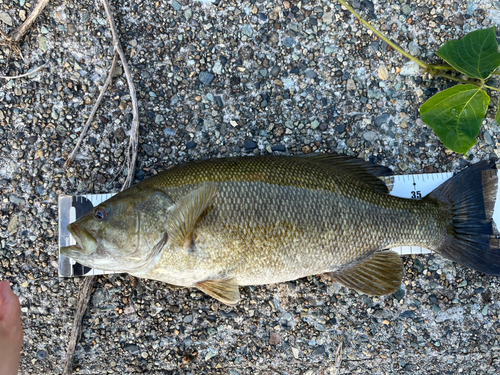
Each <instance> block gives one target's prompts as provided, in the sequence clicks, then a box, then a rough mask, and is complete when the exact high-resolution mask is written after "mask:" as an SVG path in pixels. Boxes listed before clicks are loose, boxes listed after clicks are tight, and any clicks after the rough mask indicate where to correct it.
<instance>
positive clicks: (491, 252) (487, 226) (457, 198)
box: [425, 161, 500, 276]
mask: <svg viewBox="0 0 500 375" xmlns="http://www.w3.org/2000/svg"><path fill="white" fill-rule="evenodd" d="M497 190H498V176H497V170H496V168H495V163H494V162H487V161H482V162H479V163H476V164H474V165H473V166H470V167H469V168H467V169H466V170H465V171H463V172H461V173H459V174H458V175H456V176H454V177H452V178H451V179H449V180H448V181H446V182H445V183H444V184H443V185H441V186H440V187H438V188H437V189H435V190H434V191H433V192H432V193H431V194H430V195H429V196H428V197H426V198H425V199H432V200H437V201H438V202H439V204H440V206H441V208H442V209H443V210H444V211H443V212H445V213H446V216H448V217H450V216H451V218H450V220H449V222H448V223H447V227H446V231H447V234H446V235H445V239H444V241H443V242H442V243H441V245H440V247H439V248H437V249H435V251H436V252H438V253H439V254H441V255H442V256H444V257H446V258H448V259H450V260H452V261H454V262H457V263H460V264H462V265H463V266H466V267H469V268H472V269H475V270H477V271H480V272H484V273H487V274H490V275H496V276H500V236H499V235H498V232H497V230H496V228H495V224H494V223H493V220H492V216H493V210H494V208H495V200H496V196H497Z"/></svg>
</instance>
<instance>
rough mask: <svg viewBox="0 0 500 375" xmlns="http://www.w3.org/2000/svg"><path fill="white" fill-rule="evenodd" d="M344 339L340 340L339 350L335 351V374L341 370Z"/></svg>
mask: <svg viewBox="0 0 500 375" xmlns="http://www.w3.org/2000/svg"><path fill="white" fill-rule="evenodd" d="M342 348H343V341H342V339H341V340H340V343H339V346H338V347H337V351H336V352H335V372H334V375H338V374H339V372H340V366H341V365H342V353H343V349H342Z"/></svg>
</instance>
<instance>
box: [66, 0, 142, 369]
mask: <svg viewBox="0 0 500 375" xmlns="http://www.w3.org/2000/svg"><path fill="white" fill-rule="evenodd" d="M102 2H103V5H104V9H105V10H106V14H107V17H108V21H109V27H110V29H111V33H112V35H113V45H114V49H115V58H114V59H113V66H112V68H111V73H110V75H109V76H108V79H107V80H106V83H105V86H106V87H107V85H109V82H108V80H109V81H110V80H111V77H112V75H113V71H114V65H115V63H116V55H117V54H118V55H119V56H120V60H121V62H122V66H123V71H124V73H125V76H126V78H127V83H128V86H129V90H130V97H131V98H132V114H133V117H132V132H131V135H130V142H129V148H128V155H127V156H128V167H129V170H128V175H127V179H126V180H125V183H124V184H123V187H122V191H123V190H125V189H126V188H128V187H129V186H130V185H131V184H132V177H133V176H134V170H135V161H136V159H137V144H138V141H139V139H138V138H139V109H138V104H137V95H136V93H135V87H134V82H133V81H132V76H131V74H130V70H129V68H128V65H127V60H126V58H125V53H124V52H123V49H122V46H121V44H120V41H119V39H118V36H117V31H116V26H115V22H114V19H113V16H112V14H111V11H110V10H109V5H108V2H107V0H102ZM103 93H104V90H102V91H101V94H100V96H99V99H98V102H99V101H100V99H101V96H102V95H103ZM97 104H98V103H96V106H95V107H94V110H93V111H92V114H91V116H90V117H89V120H88V121H87V123H88V124H90V121H91V119H92V117H93V116H94V114H95V109H97ZM86 128H88V126H87V124H86ZM85 130H86V129H84V131H85ZM82 133H83V132H82ZM79 143H80V140H79ZM79 143H78V144H79ZM72 157H73V153H72V154H71V156H70V158H72ZM70 160H71V159H68V161H67V162H66V163H68V162H70ZM94 282H95V276H90V277H89V276H87V277H86V278H85V281H84V286H83V288H82V290H81V291H80V294H79V298H78V309H77V311H76V313H75V320H74V323H73V329H72V332H71V337H70V342H69V346H68V352H67V355H66V365H65V369H64V375H70V374H71V372H72V369H73V358H74V355H75V347H76V343H77V342H78V340H79V338H80V331H81V326H82V320H83V317H84V315H85V311H86V310H87V307H88V303H89V301H90V296H91V295H92V286H93V285H94Z"/></svg>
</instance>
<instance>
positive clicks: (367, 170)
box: [300, 154, 392, 194]
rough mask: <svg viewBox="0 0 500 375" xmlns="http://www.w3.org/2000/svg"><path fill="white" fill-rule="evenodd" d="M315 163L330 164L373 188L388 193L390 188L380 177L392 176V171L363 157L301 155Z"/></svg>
mask: <svg viewBox="0 0 500 375" xmlns="http://www.w3.org/2000/svg"><path fill="white" fill-rule="evenodd" d="M300 157H302V158H305V159H307V160H308V161H312V162H314V163H321V164H325V165H329V166H331V167H332V168H335V169H338V170H340V171H342V172H344V173H346V174H348V175H350V176H352V177H355V178H357V179H358V180H360V181H363V182H364V183H365V184H367V185H369V186H370V187H372V188H373V189H375V190H377V191H379V192H381V193H385V194H388V193H389V189H388V188H387V185H386V184H385V182H384V181H382V180H381V179H380V178H379V177H382V176H391V175H392V171H391V170H390V169H389V168H387V167H384V166H382V165H377V164H373V163H370V162H366V161H364V160H362V159H357V158H353V157H351V156H346V155H336V154H308V155H303V156H300Z"/></svg>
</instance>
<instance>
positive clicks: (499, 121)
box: [495, 98, 500, 126]
mask: <svg viewBox="0 0 500 375" xmlns="http://www.w3.org/2000/svg"><path fill="white" fill-rule="evenodd" d="M495 121H496V122H497V124H498V126H500V98H498V108H497V115H496V116H495Z"/></svg>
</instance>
